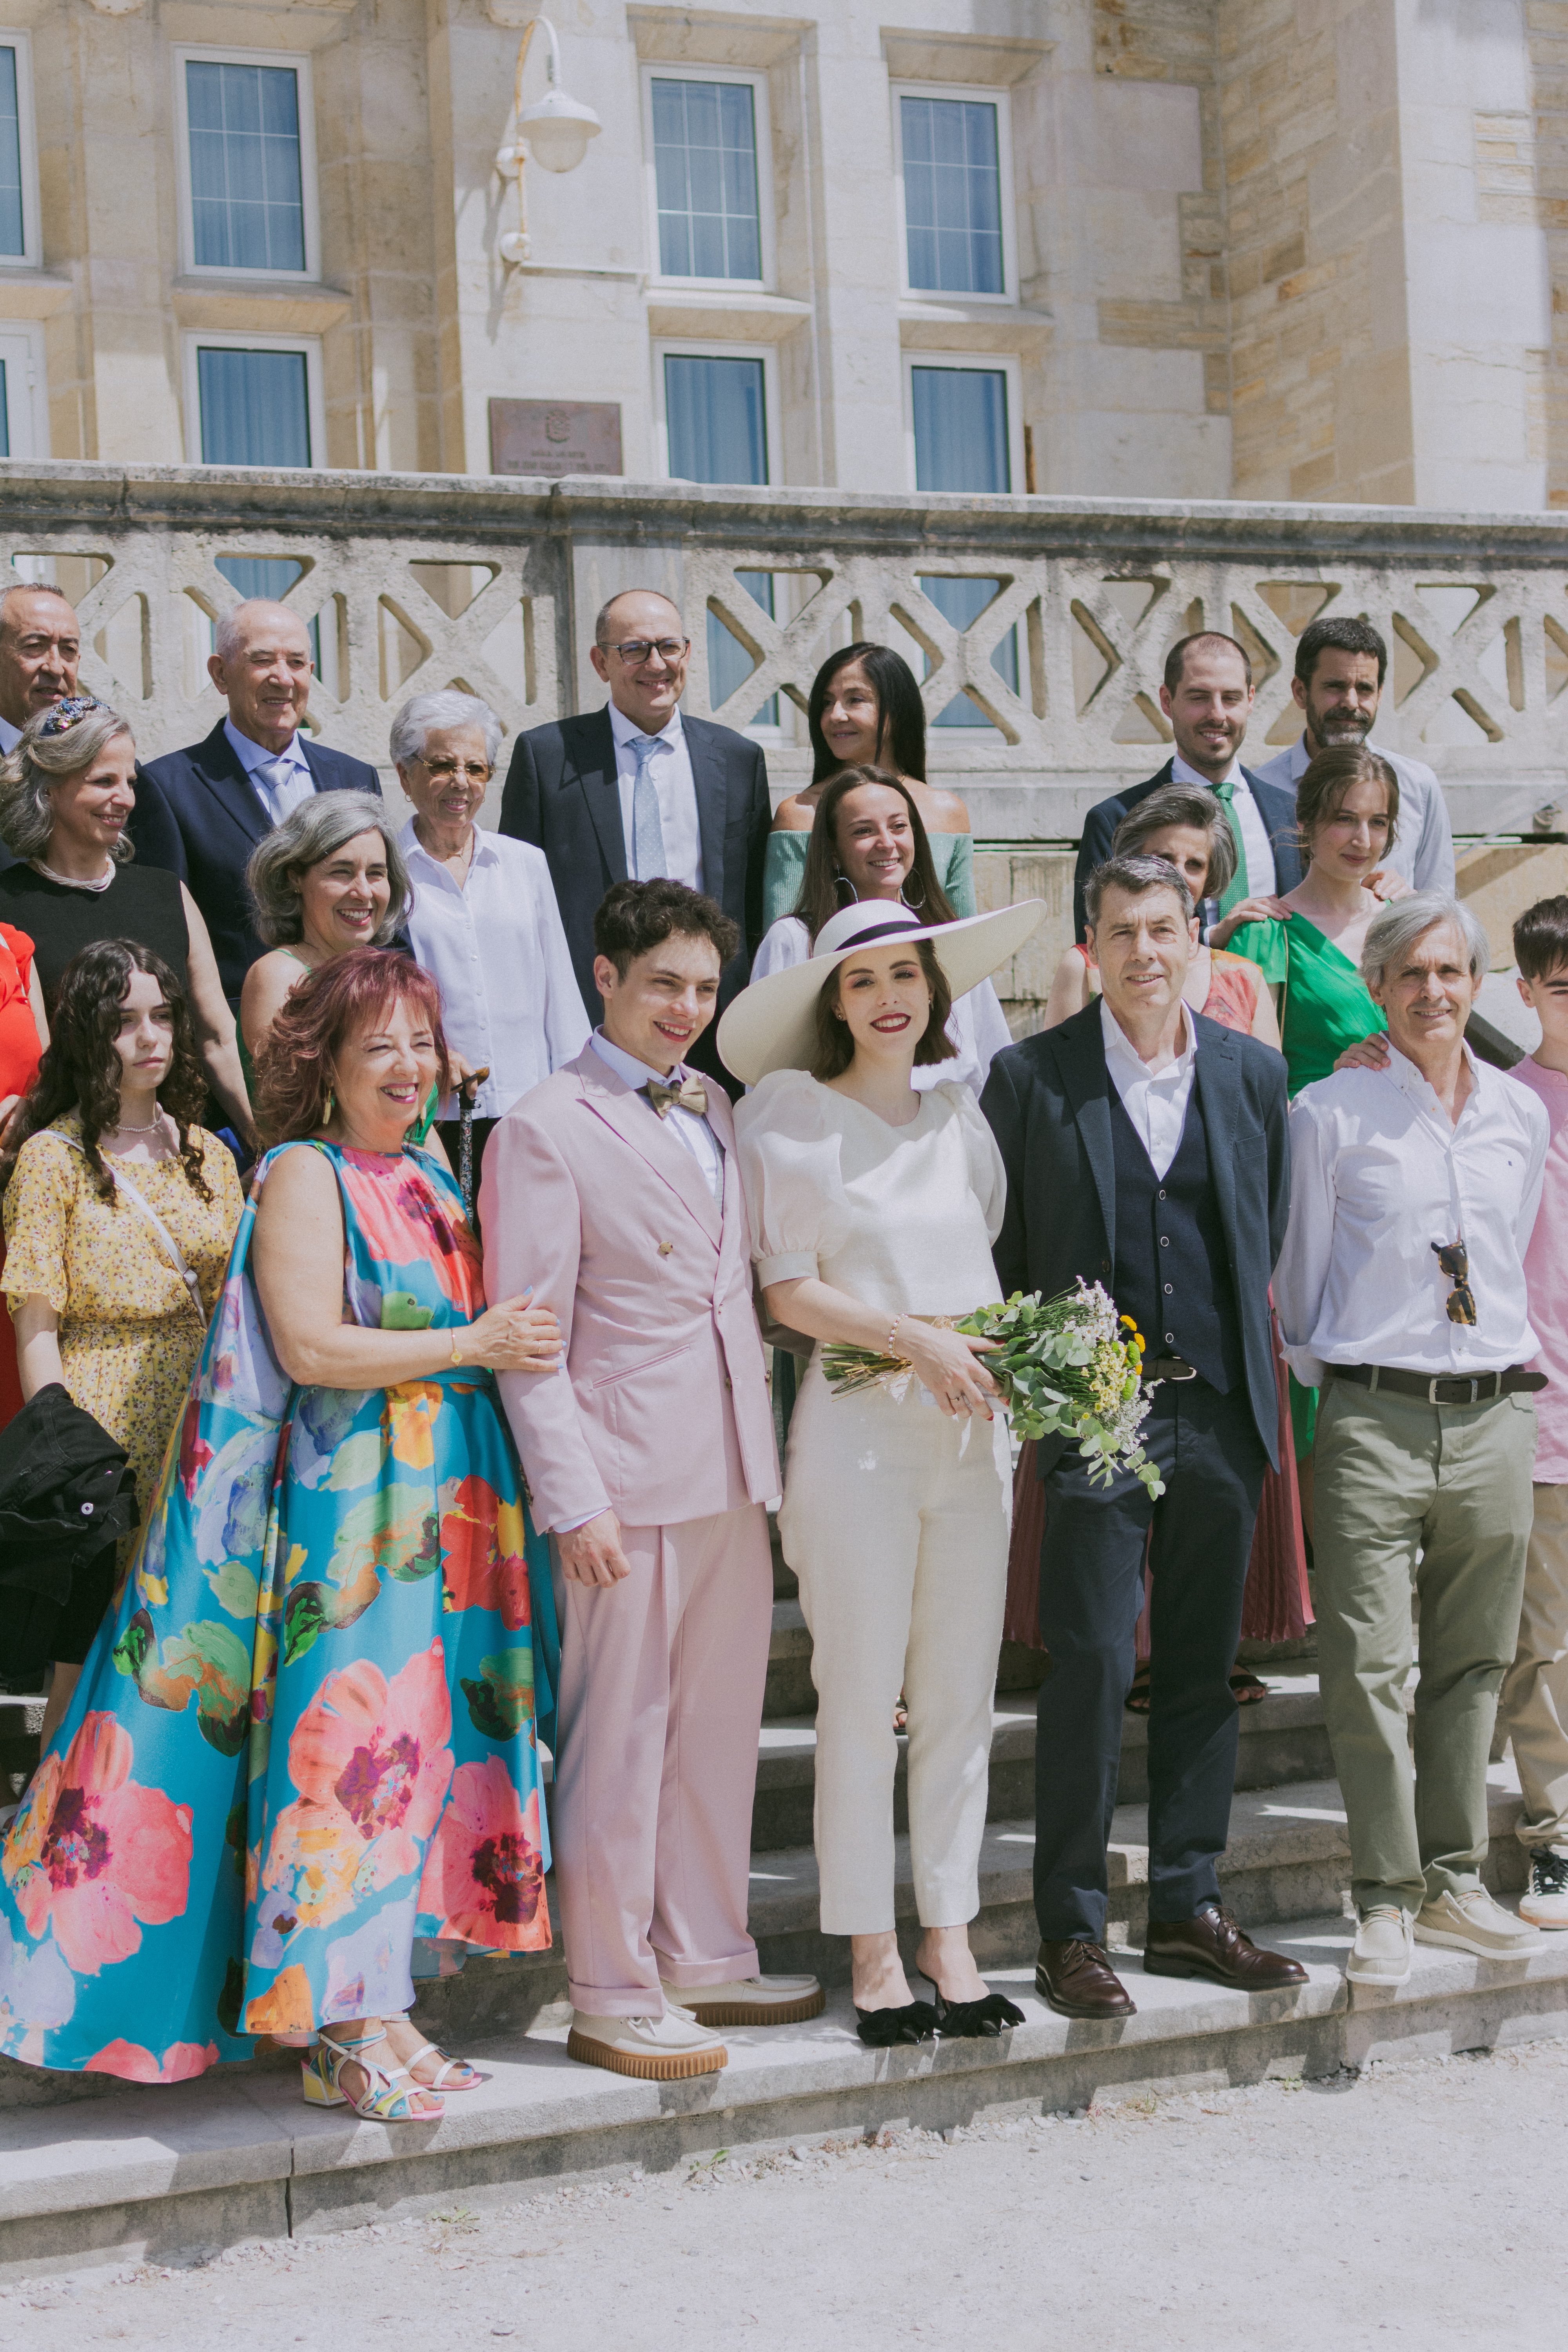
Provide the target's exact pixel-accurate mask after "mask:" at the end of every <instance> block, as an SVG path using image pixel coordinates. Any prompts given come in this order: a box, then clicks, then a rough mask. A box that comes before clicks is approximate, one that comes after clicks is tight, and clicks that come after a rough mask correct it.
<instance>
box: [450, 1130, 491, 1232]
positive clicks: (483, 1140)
mask: <svg viewBox="0 0 1568 2352" xmlns="http://www.w3.org/2000/svg"><path fill="white" fill-rule="evenodd" d="M499 1124H500V1121H499V1120H497V1119H493V1118H477V1119H475V1121H474V1124H473V1144H472V1150H473V1161H474V1205H473V1209H472V1211H471V1213H470V1215H469V1219H468V1222H469V1223H470V1224H471V1225H472V1226H473V1229H474V1231H475V1233H476V1234H477V1233H478V1232H479V1170H480V1168H481V1167H482V1166H483V1165H484V1157H485V1146H486V1144H487V1143H488V1142H489V1139H490V1137H491V1136H492V1135H493V1133H494V1132H495V1129H496V1128H497V1127H498V1126H499ZM436 1132H437V1135H438V1136H439V1137H440V1139H441V1147H442V1150H444V1151H445V1152H446V1154H447V1159H448V1160H450V1161H451V1163H452V1173H453V1175H454V1176H456V1175H458V1172H459V1170H460V1166H461V1160H460V1154H461V1150H462V1139H463V1122H462V1120H461V1119H460V1118H438V1119H437V1121H436Z"/></svg>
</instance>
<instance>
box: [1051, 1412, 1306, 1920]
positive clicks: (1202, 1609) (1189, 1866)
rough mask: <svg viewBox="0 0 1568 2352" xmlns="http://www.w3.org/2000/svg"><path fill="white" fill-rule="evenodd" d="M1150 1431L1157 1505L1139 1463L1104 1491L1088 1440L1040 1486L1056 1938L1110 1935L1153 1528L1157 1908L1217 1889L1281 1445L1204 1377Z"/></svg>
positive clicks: (1190, 1909) (1208, 1898) (1152, 1805)
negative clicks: (1248, 1596) (1092, 1472)
mask: <svg viewBox="0 0 1568 2352" xmlns="http://www.w3.org/2000/svg"><path fill="white" fill-rule="evenodd" d="M1142 1434H1143V1444H1144V1449H1145V1451H1146V1452H1147V1453H1148V1454H1149V1455H1150V1456H1151V1458H1152V1460H1153V1461H1154V1462H1155V1463H1156V1464H1157V1465H1159V1470H1160V1475H1161V1476H1162V1477H1163V1479H1164V1482H1165V1491H1164V1493H1163V1495H1162V1496H1160V1498H1159V1500H1158V1501H1157V1502H1156V1501H1152V1500H1151V1498H1150V1496H1149V1492H1148V1489H1147V1488H1146V1487H1144V1486H1142V1485H1140V1483H1139V1481H1138V1480H1137V1479H1136V1478H1134V1477H1132V1476H1131V1475H1127V1474H1125V1473H1124V1474H1121V1475H1119V1476H1118V1477H1117V1479H1116V1481H1115V1483H1114V1485H1112V1486H1109V1487H1107V1486H1093V1485H1091V1484H1090V1482H1089V1474H1088V1471H1087V1469H1086V1467H1085V1465H1084V1462H1083V1458H1082V1456H1081V1455H1080V1454H1079V1451H1078V1448H1077V1447H1076V1446H1069V1447H1068V1449H1067V1450H1065V1451H1064V1452H1063V1453H1062V1454H1060V1455H1059V1456H1058V1460H1057V1461H1056V1463H1055V1464H1054V1465H1052V1467H1051V1469H1050V1471H1049V1472H1048V1473H1047V1476H1046V1479H1045V1482H1044V1484H1045V1489H1046V1532H1045V1537H1044V1539H1043V1541H1042V1543H1041V1546H1040V1632H1041V1634H1042V1636H1043V1637H1044V1640H1045V1644H1046V1647H1047V1650H1048V1651H1049V1652H1050V1654H1051V1671H1050V1673H1049V1674H1048V1675H1047V1677H1046V1680H1045V1682H1044V1683H1043V1684H1042V1685H1041V1687H1040V1697H1039V1729H1038V1733H1037V1738H1036V1743H1035V1811H1036V1843H1035V1910H1036V1913H1037V1916H1038V1918H1039V1923H1040V1934H1041V1936H1042V1937H1044V1938H1045V1940H1046V1941H1047V1942H1065V1941H1066V1940H1067V1939H1068V1937H1081V1938H1083V1939H1084V1940H1085V1941H1087V1942H1091V1943H1101V1942H1103V1941H1104V1937H1105V1918H1106V1903H1107V1880H1106V1863H1105V1848H1106V1842H1107V1840H1108V1839H1109V1837H1110V1817H1111V1813H1112V1811H1113V1810H1114V1808H1115V1804H1116V1777H1117V1770H1118V1767H1119V1765H1120V1762H1121V1726H1122V1719H1123V1717H1122V1709H1123V1706H1124V1703H1125V1700H1126V1697H1127V1691H1128V1686H1129V1685H1130V1684H1131V1680H1132V1670H1133V1663H1134V1662H1133V1633H1134V1629H1135V1627H1136V1625H1137V1622H1138V1615H1139V1611H1140V1608H1141V1606H1142V1574H1141V1571H1142V1565H1143V1540H1144V1537H1145V1535H1146V1534H1147V1532H1148V1530H1149V1528H1150V1526H1151V1524H1152V1528H1153V1538H1152V1545H1151V1549H1150V1564H1151V1566H1152V1570H1153V1608H1152V1619H1151V1628H1150V1647H1151V1652H1152V1655H1151V1661H1150V1665H1151V1675H1150V1709H1149V1916H1150V1917H1151V1918H1152V1919H1190V1918H1191V1917H1192V1916H1193V1914H1194V1912H1195V1911H1196V1910H1197V1908H1198V1906H1199V1905H1200V1904H1202V1903H1207V1902H1214V1901H1215V1900H1217V1897H1218V1892H1219V1885H1218V1880H1217V1878H1216V1876H1215V1862H1216V1861H1217V1859H1218V1857H1219V1855H1220V1854H1222V1853H1224V1852H1225V1844H1226V1836H1227V1834H1228V1832H1229V1828H1230V1799H1231V1790H1232V1788H1233V1786H1234V1783H1235V1780H1236V1746H1237V1706H1236V1700H1235V1697H1234V1696H1233V1695H1232V1692H1231V1687H1230V1670H1231V1666H1232V1664H1234V1662H1235V1658H1236V1645H1237V1641H1238V1639H1239V1638H1240V1633H1241V1593H1242V1587H1243V1585H1244V1584H1245V1583H1246V1581H1247V1555H1248V1553H1249V1552H1250V1550H1251V1548H1252V1526H1253V1521H1254V1519H1255V1518H1256V1517H1257V1516H1258V1496H1259V1495H1260V1494H1261V1492H1262V1488H1263V1472H1264V1467H1265V1464H1266V1462H1267V1459H1268V1457H1267V1455H1266V1454H1265V1453H1264V1450H1263V1445H1262V1442H1261V1440H1260V1439H1259V1437H1258V1427H1257V1423H1255V1422H1254V1420H1253V1417H1252V1411H1251V1407H1250V1405H1249V1404H1248V1402H1247V1391H1246V1390H1245V1389H1243V1388H1237V1390H1235V1391H1233V1392H1232V1393H1231V1394H1230V1395H1229V1396H1221V1395H1220V1394H1219V1393H1218V1391H1216V1390H1215V1389H1212V1388H1210V1387H1209V1385H1208V1383H1207V1381H1201V1380H1198V1381H1181V1382H1177V1381H1170V1382H1167V1383H1166V1384H1165V1385H1163V1387H1161V1388H1159V1389H1157V1390H1156V1391H1155V1392H1154V1397H1153V1402H1152V1406H1151V1409H1150V1412H1149V1417H1148V1419H1147V1421H1146V1422H1145V1423H1144V1424H1143V1433H1142Z"/></svg>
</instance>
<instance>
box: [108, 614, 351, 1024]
mask: <svg viewBox="0 0 1568 2352" xmlns="http://www.w3.org/2000/svg"><path fill="white" fill-rule="evenodd" d="M207 672H208V675H209V676H210V677H211V678H212V681H213V684H214V685H215V686H216V688H217V690H218V692H219V693H220V694H221V695H222V696H223V698H224V699H225V701H226V703H227V704H228V711H227V715H226V717H225V718H223V719H219V721H218V723H217V725H216V727H215V728H214V729H213V731H212V733H211V734H210V735H209V736H208V737H207V738H206V740H205V742H202V743H193V744H192V745H191V746H190V747H189V749H188V750H186V751H169V752H165V754H164V756H163V758H162V759H161V760H149V761H146V763H145V764H144V765H143V766H142V767H140V768H139V769H138V770H137V772H136V806H135V809H134V811H133V812H132V818H131V837H132V841H133V842H134V843H135V845H136V855H137V856H138V857H139V858H140V859H141V860H142V864H143V865H144V866H163V867H165V868H166V869H167V870H168V872H169V873H171V874H177V875H178V876H179V877H180V879H181V881H182V882H184V884H185V886H186V887H187V888H188V889H189V891H190V894H191V896H192V898H194V899H195V902H196V904H197V906H198V907H199V908H201V910H202V914H203V917H204V918H205V922H206V927H207V929H208V930H209V931H210V932H211V934H212V943H213V949H214V951H215V953H216V956H217V964H218V971H219V974H220V976H221V978H222V981H223V991H224V994H225V995H226V997H227V998H228V1001H229V1003H231V1004H232V1005H234V1006H236V1007H237V1006H238V1003H239V992H240V989H241V987H242V985H243V984H244V981H245V975H246V973H247V971H249V969H250V967H251V965H252V964H253V963H254V962H255V961H256V960H257V958H258V956H261V955H265V954H266V952H267V950H266V948H265V946H264V944H263V942H262V941H261V940H259V939H258V937H257V934H256V932H255V931H254V930H253V929H252V928H251V921H250V901H249V898H248V897H247V893H246V887H245V868H246V865H247V861H248V859H249V856H250V853H251V851H252V850H253V849H254V848H255V846H256V845H257V843H258V841H259V840H260V839H261V838H262V836H263V835H264V834H267V833H269V832H270V831H271V830H272V827H273V826H274V825H275V824H280V823H281V822H282V820H283V818H284V817H286V816H287V815H288V814H289V811H290V810H291V809H294V808H297V807H298V806H299V804H300V802H301V801H303V800H308V799H309V798H310V794H311V793H333V792H355V793H376V794H378V795H379V793H380V792H381V779H380V777H379V776H378V775H377V774H376V772H375V770H374V768H373V767H370V766H369V765H367V763H366V762H365V761H363V760H351V759H350V758H349V757H348V756H347V754H346V753H344V752H342V751H327V750H325V749H324V748H323V747H322V746H321V744H318V743H312V742H311V740H310V737H309V736H308V735H306V733H305V732H304V730H303V729H302V727H301V725H300V721H301V719H303V718H304V716H305V709H306V706H307V704H308V703H309V701H310V686H311V682H312V680H313V678H314V676H315V671H314V668H313V666H312V664H311V659H310V637H309V635H307V634H306V629H305V625H304V623H303V622H302V621H301V620H300V616H299V614H297V613H291V612H290V611H289V607H288V606H287V605H286V604H267V603H264V602H263V601H262V599H260V598H259V597H251V598H249V599H247V602H246V603H244V604H236V605H234V606H232V607H231V609H230V610H229V611H228V612H226V613H225V614H224V615H223V617H222V618H221V620H220V621H219V622H218V624H217V629H216V650H215V651H214V654H213V656H212V658H211V660H210V661H209V662H208V664H207Z"/></svg>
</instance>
